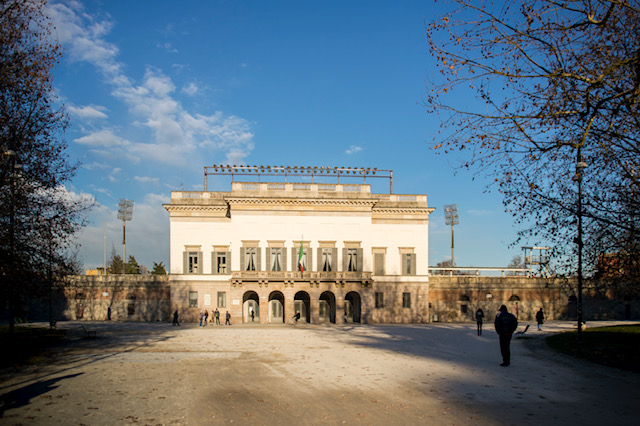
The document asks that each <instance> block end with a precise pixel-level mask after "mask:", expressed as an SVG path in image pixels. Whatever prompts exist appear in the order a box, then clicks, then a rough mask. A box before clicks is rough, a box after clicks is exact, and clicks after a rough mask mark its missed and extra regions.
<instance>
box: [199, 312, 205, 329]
mask: <svg viewBox="0 0 640 426" xmlns="http://www.w3.org/2000/svg"><path fill="white" fill-rule="evenodd" d="M202 320H204V312H202V311H200V327H202Z"/></svg>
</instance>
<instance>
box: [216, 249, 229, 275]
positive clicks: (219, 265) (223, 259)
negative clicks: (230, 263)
mask: <svg viewBox="0 0 640 426" xmlns="http://www.w3.org/2000/svg"><path fill="white" fill-rule="evenodd" d="M216 273H217V274H227V273H228V269H227V253H225V252H218V253H216Z"/></svg>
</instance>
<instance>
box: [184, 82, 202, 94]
mask: <svg viewBox="0 0 640 426" xmlns="http://www.w3.org/2000/svg"><path fill="white" fill-rule="evenodd" d="M199 91H200V88H199V87H198V86H197V85H196V84H195V83H189V84H187V85H186V86H184V87H183V88H182V93H184V94H186V95H189V96H195V95H196V94H197V93H198V92H199Z"/></svg>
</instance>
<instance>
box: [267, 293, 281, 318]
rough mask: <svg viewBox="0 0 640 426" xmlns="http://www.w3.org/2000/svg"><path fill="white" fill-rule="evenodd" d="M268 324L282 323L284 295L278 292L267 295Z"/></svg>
mask: <svg viewBox="0 0 640 426" xmlns="http://www.w3.org/2000/svg"><path fill="white" fill-rule="evenodd" d="M269 322H284V294H282V293H281V292H279V291H274V292H272V293H271V294H269Z"/></svg>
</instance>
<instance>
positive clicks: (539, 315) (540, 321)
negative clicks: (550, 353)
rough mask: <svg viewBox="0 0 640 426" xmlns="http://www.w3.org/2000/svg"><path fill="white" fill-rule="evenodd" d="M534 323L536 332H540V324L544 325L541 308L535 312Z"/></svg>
mask: <svg viewBox="0 0 640 426" xmlns="http://www.w3.org/2000/svg"><path fill="white" fill-rule="evenodd" d="M536 322H537V323H538V331H542V324H543V323H544V312H542V308H540V310H539V311H538V312H536Z"/></svg>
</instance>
